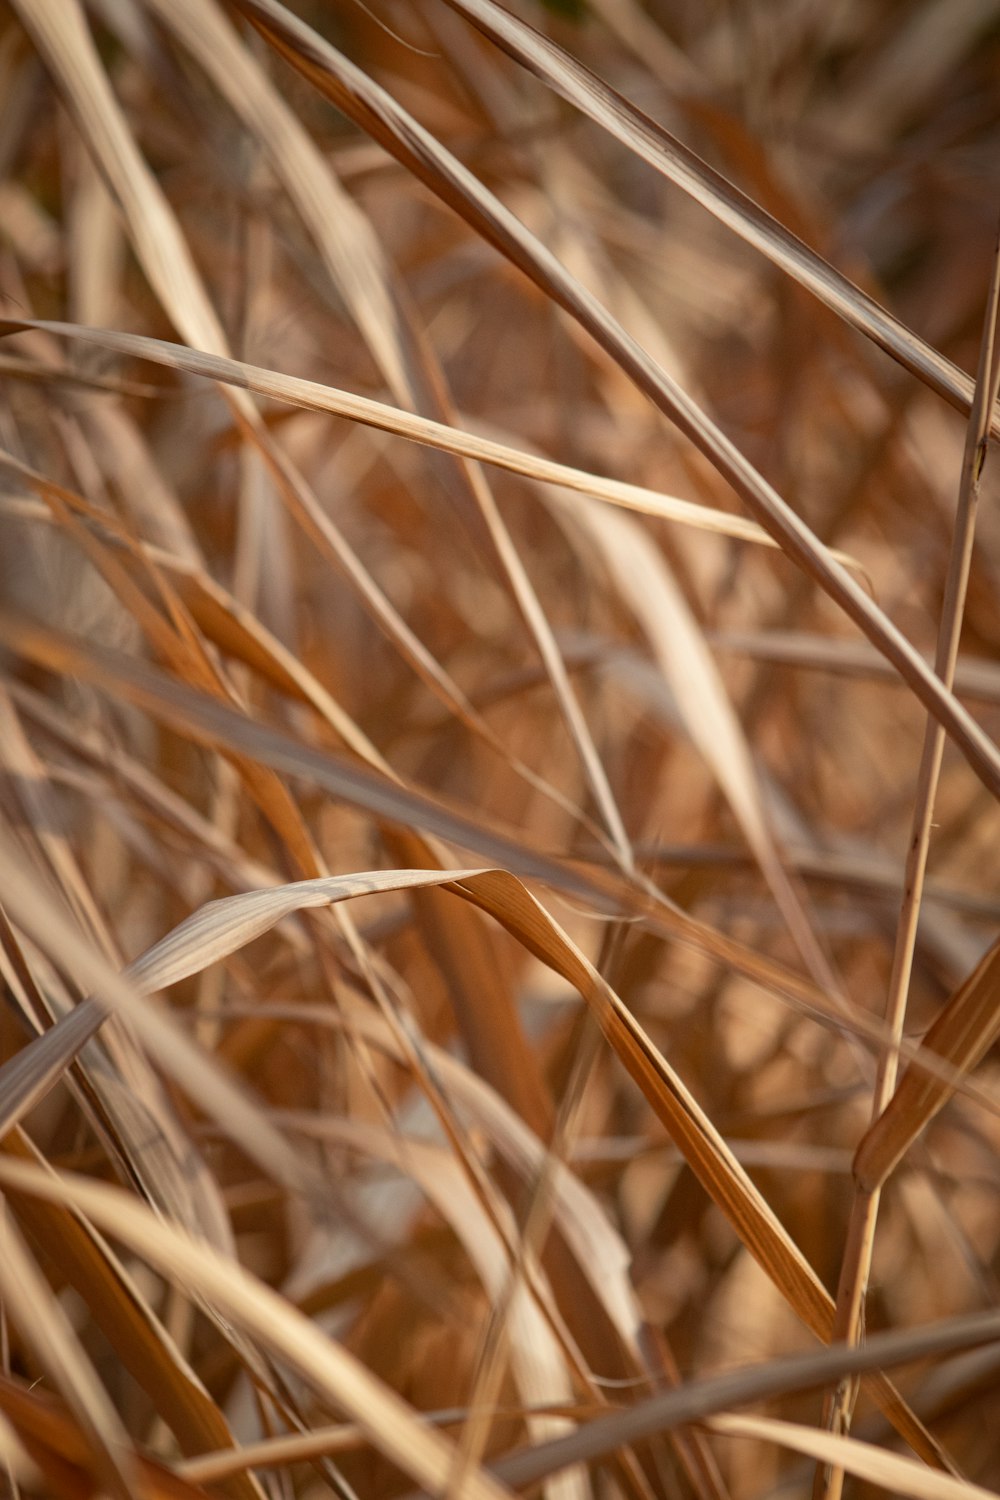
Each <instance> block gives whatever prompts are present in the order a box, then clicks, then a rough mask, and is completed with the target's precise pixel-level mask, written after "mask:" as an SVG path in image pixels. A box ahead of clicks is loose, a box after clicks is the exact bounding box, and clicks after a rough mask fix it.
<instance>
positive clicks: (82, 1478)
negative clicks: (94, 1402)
mask: <svg viewBox="0 0 1000 1500" xmlns="http://www.w3.org/2000/svg"><path fill="white" fill-rule="evenodd" d="M0 1412H2V1413H3V1415H4V1418H5V1419H6V1420H7V1421H8V1422H9V1423H10V1425H11V1427H12V1428H13V1429H14V1431H15V1432H16V1433H17V1435H18V1438H19V1439H20V1441H21V1442H22V1443H23V1445H24V1448H25V1450H26V1451H27V1452H28V1453H29V1454H30V1456H31V1457H32V1458H33V1459H34V1461H35V1462H36V1463H37V1465H38V1467H39V1469H40V1470H41V1471H42V1473H43V1474H44V1475H45V1477H46V1479H47V1481H48V1483H49V1485H50V1486H51V1490H50V1493H52V1494H58V1495H65V1496H68V1497H69V1496H72V1497H73V1500H76V1497H79V1500H88V1497H89V1496H91V1495H92V1494H93V1493H94V1489H95V1486H96V1485H97V1484H98V1483H99V1482H100V1474H99V1472H97V1471H96V1470H95V1467H94V1465H93V1463H92V1461H91V1455H90V1450H89V1447H88V1444H87V1440H86V1437H85V1436H84V1433H83V1430H82V1429H81V1427H80V1425H79V1424H78V1423H77V1422H76V1421H74V1419H73V1417H72V1416H71V1415H70V1413H69V1412H68V1411H67V1410H66V1409H65V1408H64V1407H63V1406H61V1405H60V1404H59V1403H58V1402H56V1401H55V1400H54V1399H53V1398H52V1397H51V1396H50V1395H48V1394H47V1393H46V1392H44V1391H40V1390H37V1389H36V1388H34V1387H29V1386H27V1385H24V1384H22V1383H21V1382H20V1381H16V1380H14V1379H12V1378H11V1376H10V1375H7V1374H5V1373H0ZM129 1494H130V1496H132V1497H133V1500H204V1497H205V1494H206V1491H205V1490H204V1489H202V1487H201V1486H200V1485H199V1484H197V1483H195V1482H193V1481H191V1480H188V1479H185V1478H184V1477H183V1476H182V1475H179V1474H174V1473H173V1472H172V1471H171V1470H170V1469H168V1468H166V1467H165V1466H164V1465H163V1464H159V1463H156V1462H154V1461H153V1460H152V1459H149V1458H145V1457H144V1456H143V1455H142V1454H136V1455H135V1465H134V1474H133V1487H132V1489H131V1490H130V1491H129Z"/></svg>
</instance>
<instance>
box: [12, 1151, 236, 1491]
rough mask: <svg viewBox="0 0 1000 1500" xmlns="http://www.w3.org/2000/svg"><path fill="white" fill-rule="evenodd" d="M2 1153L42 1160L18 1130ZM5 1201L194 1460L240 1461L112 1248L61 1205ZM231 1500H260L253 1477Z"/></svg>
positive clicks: (220, 1418) (213, 1408) (26, 1197)
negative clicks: (213, 1455) (219, 1456)
mask: <svg viewBox="0 0 1000 1500" xmlns="http://www.w3.org/2000/svg"><path fill="white" fill-rule="evenodd" d="M0 1150H2V1152H3V1153H4V1154H5V1155H7V1156H10V1157H15V1158H17V1159H18V1160H21V1161H32V1160H33V1159H34V1160H37V1154H36V1153H35V1151H34V1150H33V1148H32V1147H31V1146H30V1144H29V1143H28V1141H27V1139H26V1138H25V1137H24V1136H23V1135H22V1134H21V1132H20V1131H17V1130H14V1131H10V1132H9V1133H7V1134H6V1136H5V1139H4V1140H3V1143H2V1146H0ZM7 1201H8V1203H9V1204H10V1205H11V1208H12V1209H13V1212H14V1213H15V1215H16V1217H17V1219H18V1221H19V1222H20V1223H21V1224H22V1225H23V1226H24V1228H25V1229H26V1230H27V1231H28V1233H29V1234H30V1235H31V1236H32V1237H33V1238H34V1240H35V1242H36V1243H38V1244H43V1245H44V1246H45V1248H46V1253H47V1255H48V1257H49V1258H50V1260H51V1261H52V1262H53V1263H54V1264H55V1266H56V1267H57V1268H58V1271H59V1273H60V1274H61V1275H62V1276H64V1277H65V1278H66V1279H67V1281H68V1282H69V1283H70V1285H71V1286H73V1287H75V1289H76V1291H77V1292H78V1294H79V1295H80V1296H81V1297H82V1298H83V1300H84V1302H85V1304H86V1306H87V1307H88V1308H89V1309H90V1311H91V1313H92V1315H93V1317H94V1320H95V1322H96V1323H97V1325H98V1327H99V1328H100V1330H101V1333H102V1334H103V1335H104V1337H105V1338H106V1339H107V1340H108V1342H109V1344H110V1345H111V1347H112V1348H113V1349H114V1350H115V1351H116V1353H117V1354H118V1356H119V1358H120V1359H121V1361H122V1363H123V1365H124V1366H125V1367H126V1368H127V1369H128V1370H129V1371H130V1372H131V1374H132V1376H133V1378H134V1379H135V1380H136V1381H137V1382H138V1384H139V1385H140V1387H141V1388H142V1389H144V1390H145V1391H146V1392H147V1394H148V1395H149V1397H150V1399H151V1400H152V1401H153V1402H154V1403H155V1405H156V1410H157V1414H158V1415H159V1416H160V1417H161V1418H162V1419H163V1420H164V1421H165V1422H166V1423H167V1425H168V1426H169V1427H170V1429H171V1431H172V1432H173V1433H174V1435H175V1436H176V1438H177V1441H178V1443H179V1445H180V1448H181V1451H182V1452H183V1453H185V1454H188V1455H190V1456H194V1455H195V1454H198V1453H203V1452H204V1451H205V1450H206V1449H214V1448H218V1449H222V1450H229V1452H230V1454H231V1455H233V1456H234V1457H235V1450H234V1446H233V1436H232V1433H231V1432H230V1430H229V1426H228V1424H227V1422H226V1419H225V1416H224V1415H223V1413H222V1412H221V1411H220V1409H219V1407H218V1406H217V1405H216V1403H215V1402H214V1401H213V1400H212V1399H211V1397H210V1396H209V1394H208V1392H207V1391H206V1390H205V1387H204V1385H203V1384H202V1382H201V1381H200V1380H199V1379H198V1377H197V1375H196V1374H195V1373H194V1371H193V1370H192V1369H191V1367H190V1365H188V1364H187V1362H186V1361H185V1360H184V1359H183V1358H182V1356H181V1353H180V1350H179V1349H178V1348H177V1346H176V1344H175V1343H174V1342H173V1341H172V1340H171V1339H170V1337H169V1335H168V1334H167V1333H166V1330H165V1329H164V1328H163V1326H162V1324H161V1323H160V1321H159V1319H158V1318H157V1317H156V1314H155V1313H154V1312H153V1309H152V1308H151V1307H150V1305H149V1303H148V1301H147V1300H146V1298H145V1297H143V1296H142V1294H141V1292H140V1291H139V1289H138V1287H137V1286H136V1285H135V1283H134V1282H133V1281H132V1280H131V1279H130V1278H129V1277H128V1275H127V1274H126V1272H125V1269H124V1267H123V1266H122V1265H121V1263H120V1262H119V1261H118V1260H117V1259H116V1258H115V1257H114V1256H113V1255H112V1254H111V1251H110V1250H109V1248H108V1246H107V1245H106V1244H105V1243H104V1242H103V1241H101V1240H100V1239H99V1238H98V1237H97V1236H96V1235H95V1234H94V1233H93V1231H92V1230H90V1229H89V1227H88V1225H87V1223H86V1220H85V1219H82V1218H80V1217H79V1216H78V1215H76V1214H73V1213H71V1212H70V1211H69V1210H68V1209H67V1208H66V1207H65V1206H63V1205H62V1204H55V1203H48V1202H46V1201H45V1200H44V1199H42V1198H36V1197H34V1196H33V1195H31V1194H29V1193H20V1192H18V1191H17V1190H16V1189H15V1190H13V1191H10V1192H8V1194H7ZM234 1481H235V1482H234V1484H232V1485H231V1486H230V1487H229V1491H230V1494H232V1495H233V1496H239V1497H241V1500H260V1496H261V1491H260V1488H259V1486H258V1485H257V1483H256V1482H255V1480H254V1479H253V1476H252V1475H249V1474H242V1473H239V1472H237V1473H236V1474H235V1475H234Z"/></svg>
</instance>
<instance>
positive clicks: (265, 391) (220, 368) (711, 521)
mask: <svg viewBox="0 0 1000 1500" xmlns="http://www.w3.org/2000/svg"><path fill="white" fill-rule="evenodd" d="M28 329H40V330H43V331H45V332H47V333H51V334H54V335H58V336H60V337H63V338H67V339H71V340H77V341H81V342H83V343H89V344H96V345H98V346H99V347H101V348H104V349H108V350H111V351H113V352H114V353H117V354H122V355H125V356H131V357H133V358H135V359H146V360H150V361H152V362H153V363H155V364H159V365H164V366H166V367H167V368H168V369H173V370H183V371H185V372H186V373H188V374H191V375H200V376H203V377H205V378H206V379H208V380H215V381H218V382H219V383H220V384H222V385H228V386H232V387H234V388H236V389H237V390H247V391H253V392H254V393H255V394H257V395H259V396H267V397H270V398H271V399H273V400H275V401H283V402H285V403H287V404H288V405H291V406H296V407H298V408H300V409H301V410H303V411H319V412H328V413H330V414H331V415H332V416H338V417H346V418H347V419H348V420H349V421H352V422H358V423H360V424H362V425H363V426H367V427H372V428H375V429H376V431H379V432H388V433H392V434H394V435H395V436H397V437H401V438H405V439H406V440H407V441H408V442H412V443H420V444H423V445H424V446H427V447H434V448H438V449H440V450H441V452H443V453H452V454H456V455H458V456H460V457H464V458H470V459H475V460H476V461H477V462H479V463H484V464H492V465H493V466H494V467H495V468H498V469H505V470H507V471H508V472H509V473H511V474H520V475H522V476H523V477H524V478H526V479H532V480H537V481H538V482H539V483H545V484H554V485H558V486H559V487H560V488H562V489H566V490H569V491H571V492H572V493H574V494H578V495H586V496H588V497H589V498H592V499H596V500H600V501H602V502H604V503H605V504H607V505H612V506H619V507H621V508H622V509H624V510H633V511H636V512H638V513H639V514H640V515H647V516H655V517H657V518H658V519H660V520H663V521H672V522H676V523H677V524H679V525H683V526H692V527H694V528H695V530H698V531H706V532H709V533H711V534H713V535H715V536H725V537H730V538H732V539H733V540H734V541H743V542H751V543H754V544H756V545H759V546H762V547H770V548H777V547H778V546H779V545H780V544H779V543H777V542H776V541H775V540H774V539H773V538H772V537H771V536H769V535H768V533H767V531H765V530H764V528H763V527H762V526H758V525H757V523H756V522H754V521H748V520H745V519H744V518H743V517H742V516H733V515H729V514H728V513H727V512H726V511H721V510H714V509H712V507H711V506H708V505H698V504H696V503H695V502H694V501H691V500H682V499H679V498H677V497H676V496H672V495H663V494H660V493H659V492H658V491H656V490H649V489H644V488H643V487H642V486H641V485H636V484H626V483H625V482H624V481H622V480H618V479H608V478H606V477H604V476H602V475H599V474H591V473H588V472H587V471H586V470H583V469H575V468H573V467H572V466H571V465H569V464H560V463H555V462H553V461H552V460H551V459H546V458H541V457H539V456H538V455H537V454H534V453H531V452H529V451H528V450H526V449H521V448H515V447H511V446H510V445H509V444H506V443H500V442H496V441H494V440H493V439H492V438H488V437H483V436H479V435H478V434H476V433H475V432H472V431H469V430H467V429H463V428H460V427H454V426H449V425H446V424H445V423H443V422H436V421H432V420H431V419H430V418H428V417H422V416H418V415H416V414H414V413H413V412H409V411H404V410H403V409H402V408H400V407H397V406H387V405H386V404H385V403H384V402H382V401H375V400H372V399H371V398H370V397H368V396H358V395H355V394H354V393H353V392H351V391H343V390H338V389H336V388H335V387H334V386H329V385H321V384H319V382H318V381H315V380H303V379H301V378H300V377H298V376H295V375H284V374H281V373H280V372H278V371H277V370H267V369H263V368H262V367H260V366H258V365H248V364H245V363H244V362H243V361H241V360H237V359H230V358H228V357H227V356H224V355H218V354H213V353H211V352H210V351H204V350H199V349H187V348H184V347H183V346H182V345H180V344H171V343H168V342H166V341H164V340H163V339H154V338H147V337H145V336H144V335H141V334H131V333H119V332H116V331H115V330H113V329H107V328H85V327H83V326H82V325H81V324H77V323H56V322H52V321H50V320H45V319H28V318H18V319H15V318H2V319H0V336H5V335H11V334H15V333H21V332H24V331H26V330H28ZM837 555H838V556H839V557H841V558H842V559H843V561H844V562H845V563H847V564H851V562H852V560H851V559H850V558H848V557H847V556H846V555H845V554H843V553H840V554H837ZM853 566H855V567H856V566H857V564H856V563H855V564H853Z"/></svg>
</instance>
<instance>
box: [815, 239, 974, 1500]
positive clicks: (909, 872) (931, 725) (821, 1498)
mask: <svg viewBox="0 0 1000 1500" xmlns="http://www.w3.org/2000/svg"><path fill="white" fill-rule="evenodd" d="M998 315H1000V234H998V238H997V242H996V245H995V247H994V253H993V264H992V272H991V276H990V285H989V291H988V294H987V302H986V313H985V318H984V325H983V335H982V341H981V344H980V351H979V370H978V374H977V378H976V390H975V396H974V399H973V403H972V411H971V413H970V416H969V422H968V424H967V427H966V435H965V450H964V453H963V457H962V473H961V479H960V482H959V492H958V505H957V509H956V515H955V528H954V533H953V538H952V547H951V554H950V557H949V564H948V575H947V582H946V585H945V595H944V602H943V606H942V614H941V625H940V629H939V632H938V642H937V651H936V654H935V661H934V669H935V671H936V672H937V674H938V676H939V677H940V678H941V680H942V682H943V683H944V684H945V686H946V687H947V688H948V690H949V691H951V689H952V687H953V686H954V681H955V669H956V664H957V662H958V648H959V644H960V641H961V636H962V620H963V617H964V613H965V601H966V595H967V592H968V583H969V571H970V567H971V562H972V548H973V542H974V539H975V528H976V512H977V509H978V504H979V491H980V479H981V476H982V471H983V464H984V462H985V459H986V452H987V448H988V445H989V437H990V413H991V411H992V410H993V403H994V401H995V400H996V394H997V383H998V380H1000V358H998V357H997V356H998V345H997V321H998ZM944 745H945V734H944V730H943V729H942V727H941V725H940V723H939V722H938V721H937V720H936V719H934V718H932V717H930V715H928V718H927V722H926V725H925V729H924V741H923V749H922V751H921V757H920V767H919V770H918V773H917V784H916V790H915V793H914V808H913V820H912V826H911V832H910V842H909V845H908V847H907V856H906V870H905V876H904V885H903V898H902V902H901V906H900V914H899V923H898V927H897V931H896V944H895V948H894V951H893V960H892V971H891V974H890V978H889V989H888V994H887V996H886V1010H885V1019H886V1023H887V1025H888V1027H889V1028H890V1039H889V1042H888V1045H887V1046H886V1047H885V1048H884V1049H883V1051H882V1052H881V1053H880V1056H879V1062H878V1070H877V1073H876V1078H875V1087H874V1091H873V1096H872V1110H871V1118H872V1121H874V1120H877V1119H878V1117H879V1116H880V1115H881V1113H882V1111H883V1110H884V1109H885V1108H886V1106H887V1104H888V1103H889V1100H890V1099H891V1097H892V1094H893V1091H894V1089H895V1087H896V1078H897V1075H898V1071H899V1043H900V1040H901V1038H902V1034H903V1025H904V1022H905V1019H906V1004H907V998H908V995H909V988H910V978H911V975H912V971H913V955H914V950H915V947H916V939H917V925H918V923H919V920H920V907H921V901H922V899H923V892H924V878H925V875H926V872H927V860H928V854H929V851H930V837H931V828H932V824H933V818H934V802H935V797H936V795H937V788H938V781H939V778H940V773H941V762H942V758H943V755H944ZM881 1193H882V1190H881V1187H876V1188H874V1189H868V1188H866V1187H865V1186H864V1185H863V1184H862V1183H860V1182H858V1181H857V1180H856V1181H855V1192H854V1199H853V1202H852V1206H851V1217H850V1222H849V1226H848V1232H847V1239H846V1242H845V1247H844V1256H843V1261H842V1264H841V1271H840V1281H839V1285H838V1289H837V1307H836V1313H835V1319H834V1332H833V1337H834V1339H836V1340H842V1341H844V1342H845V1343H848V1344H852V1343H857V1342H858V1340H859V1339H860V1338H861V1337H862V1335H863V1330H864V1306H865V1297H866V1293H867V1287H868V1277H869V1274H870V1271H871V1262H872V1255H873V1253H874V1247H875V1233H876V1227H877V1223H878V1212H879V1204H880V1201H881ZM857 1392H858V1385H857V1381H856V1380H855V1379H846V1380H844V1381H842V1382H841V1383H840V1385H839V1386H838V1387H837V1388H836V1389H835V1390H834V1391H833V1392H832V1393H831V1394H830V1396H829V1397H828V1398H827V1401H826V1403H825V1410H824V1425H825V1426H826V1427H827V1428H828V1429H829V1430H830V1431H831V1432H833V1433H836V1434H841V1435H846V1434H847V1433H849V1432H850V1428H851V1418H852V1415H853V1409H854V1404H855V1401H856V1399H857ZM843 1483H844V1470H843V1469H841V1468H838V1467H836V1466H834V1467H830V1466H829V1465H825V1464H821V1465H820V1466H819V1467H818V1468H817V1471H816V1478H815V1483H814V1487H813V1494H814V1497H815V1500H840V1496H841V1493H842V1490H843Z"/></svg>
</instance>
